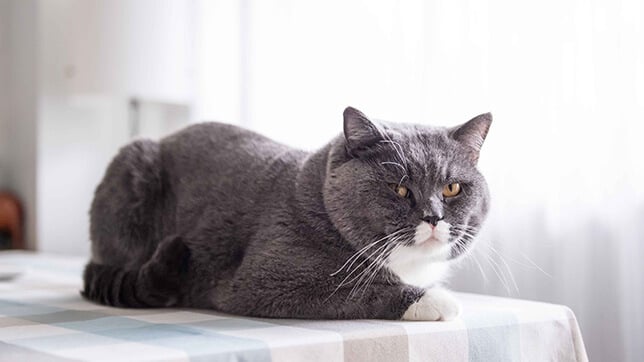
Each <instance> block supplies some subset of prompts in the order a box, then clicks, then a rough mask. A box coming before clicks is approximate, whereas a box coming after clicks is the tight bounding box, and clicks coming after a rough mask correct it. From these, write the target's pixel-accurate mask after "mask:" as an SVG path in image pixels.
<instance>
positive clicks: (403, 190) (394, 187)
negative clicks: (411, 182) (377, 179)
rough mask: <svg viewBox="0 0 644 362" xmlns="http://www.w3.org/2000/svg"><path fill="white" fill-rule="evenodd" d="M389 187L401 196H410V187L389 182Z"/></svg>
mask: <svg viewBox="0 0 644 362" xmlns="http://www.w3.org/2000/svg"><path fill="white" fill-rule="evenodd" d="M389 187H390V188H391V189H392V190H394V192H395V193H396V194H398V196H400V197H409V189H408V188H406V187H405V186H403V185H399V184H389Z"/></svg>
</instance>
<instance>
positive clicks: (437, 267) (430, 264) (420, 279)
mask: <svg viewBox="0 0 644 362" xmlns="http://www.w3.org/2000/svg"><path fill="white" fill-rule="evenodd" d="M414 249H415V248H413V247H403V248H399V249H397V250H396V251H394V252H393V253H391V255H390V256H389V258H388V264H387V266H388V268H389V270H391V271H392V272H393V273H394V274H395V275H397V276H398V277H399V278H400V280H402V281H403V283H405V284H409V285H414V286H417V287H420V288H426V287H428V286H430V285H432V284H434V283H437V282H440V281H441V280H443V279H444V278H445V277H446V276H447V271H448V269H449V264H448V262H446V261H437V260H432V259H433V258H432V257H431V256H429V255H424V254H425V253H423V252H422V251H419V250H414Z"/></svg>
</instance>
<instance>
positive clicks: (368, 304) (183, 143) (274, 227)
mask: <svg viewBox="0 0 644 362" xmlns="http://www.w3.org/2000/svg"><path fill="white" fill-rule="evenodd" d="M490 123H491V116H490V115H489V114H485V115H481V116H479V117H477V118H475V119H473V120H471V121H470V122H468V123H466V124H465V125H463V126H461V127H456V128H453V129H445V128H430V127H426V126H419V125H411V124H396V125H394V124H389V123H385V122H379V123H375V122H371V121H370V120H369V119H368V118H367V117H366V116H364V115H363V114H362V113H360V112H359V111H357V110H355V109H353V108H347V109H346V110H345V112H344V134H343V135H340V136H338V137H336V138H335V139H333V140H332V141H331V142H329V143H328V144H327V145H326V146H324V147H323V148H322V149H320V150H319V151H317V152H314V153H306V152H303V151H299V150H294V149H292V148H289V147H287V146H285V145H282V144H279V143H276V142H274V141H272V140H270V139H268V138H266V137H264V136H261V135H259V134H256V133H254V132H251V131H248V130H245V129H241V128H238V127H235V126H231V125H226V124H219V123H201V124H196V125H193V126H190V127H188V128H186V129H184V130H182V131H180V132H178V133H175V134H173V135H171V136H169V137H167V138H164V139H163V140H161V141H160V142H158V143H157V142H153V141H149V140H139V141H135V142H133V143H131V144H129V145H127V146H125V147H123V148H122V149H121V150H120V152H119V154H118V155H117V156H116V157H115V158H114V160H113V161H112V163H111V164H110V166H109V168H108V169H107V171H106V174H105V176H104V178H103V181H102V182H101V184H100V185H99V186H98V188H97V190H96V194H95V199H94V202H93V204H92V208H91V240H92V260H91V261H90V263H89V264H88V266H87V268H86V270H85V276H84V278H85V290H84V291H83V295H85V296H86V297H87V298H89V299H92V300H95V301H98V302H101V303H104V304H109V305H116V306H125V307H155V306H185V307H198V308H213V309H216V310H219V311H223V312H229V313H234V314H241V315H250V316H260V317H286V318H315V319H319V318H325V319H340V318H344V319H349V318H384V319H399V318H401V316H402V315H403V313H404V312H405V311H406V310H407V308H408V307H409V306H410V305H411V304H412V303H414V302H416V301H418V300H419V299H420V298H421V297H422V296H423V294H424V289H422V288H418V287H415V286H411V285H405V284H404V283H402V282H401V281H400V280H399V279H398V278H397V277H396V276H395V275H393V274H392V273H390V272H389V271H388V270H387V268H386V267H384V264H383V265H382V266H383V267H382V268H377V269H372V270H371V280H370V283H369V284H368V285H366V284H365V285H362V286H363V289H362V290H361V293H355V287H356V283H357V282H358V281H357V280H356V281H354V282H353V283H350V282H349V283H346V282H347V274H349V273H350V269H351V268H346V265H345V262H346V261H347V260H349V259H350V258H351V257H352V256H354V255H356V252H357V251H359V250H360V249H362V248H363V247H365V246H367V245H369V243H371V242H373V241H375V240H378V239H382V238H383V237H385V236H386V235H388V234H391V233H394V232H397V231H398V232H399V234H398V235H399V236H400V237H398V238H387V239H385V241H384V243H390V244H392V245H394V246H395V244H405V243H410V241H411V239H412V238H413V233H409V232H402V231H401V230H403V229H405V228H410V227H413V226H414V225H416V224H417V223H418V222H419V221H420V220H421V219H422V218H423V217H425V216H427V215H428V214H431V215H436V216H437V217H438V216H439V217H442V218H444V219H445V220H449V221H450V222H451V223H452V224H455V225H457V224H458V225H466V226H467V227H469V229H468V230H470V234H474V233H475V231H476V230H478V228H479V227H480V224H481V223H482V221H483V219H484V218H485V215H486V213H487V209H488V199H489V196H488V192H487V186H486V183H485V180H484V178H483V177H482V176H481V174H480V173H479V172H478V171H477V170H476V167H475V166H476V161H477V159H478V152H479V149H480V146H481V144H482V141H483V139H484V138H485V135H486V134H487V130H488V128H489V125H490ZM455 181H458V182H460V183H461V184H462V185H464V189H463V192H462V194H461V195H459V196H457V197H454V198H453V199H450V200H442V198H441V190H442V188H443V186H444V185H445V184H446V183H449V182H455ZM391 183H395V184H402V185H405V186H407V187H408V189H409V190H411V197H410V198H407V199H404V198H401V197H399V196H398V195H396V194H395V193H394V192H393V191H392V190H391V188H390V187H389V186H388V185H389V184H391ZM461 231H462V230H461V229H455V230H454V232H453V240H452V244H453V247H452V256H451V257H452V258H457V257H458V256H459V255H461V254H462V253H463V252H464V251H465V250H466V249H467V247H468V245H469V242H470V241H471V236H472V235H469V236H468V235H465V233H464V232H461ZM457 241H458V242H457ZM387 250H389V251H390V250H391V248H390V247H385V248H384V251H387ZM379 255H380V254H376V255H369V253H364V254H362V255H360V256H359V257H356V258H355V260H357V262H356V263H355V264H353V265H354V266H355V267H352V269H351V270H353V271H354V272H355V275H359V273H360V272H362V271H365V268H366V267H368V266H369V265H371V264H373V262H374V260H373V259H374V258H377V257H378V256H379ZM383 257H386V255H383ZM382 260H384V259H381V261H382ZM363 262H364V263H363ZM361 263H362V264H361ZM381 264H382V263H381ZM343 265H345V268H344V269H343V268H342V267H343ZM374 270H375V271H374ZM343 281H345V283H343ZM352 289H353V290H354V292H352Z"/></svg>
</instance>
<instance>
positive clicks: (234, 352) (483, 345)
mask: <svg viewBox="0 0 644 362" xmlns="http://www.w3.org/2000/svg"><path fill="white" fill-rule="evenodd" d="M83 264H84V260H83V259H80V258H68V257H54V256H46V255H39V254H31V253H15V252H14V253H4V254H2V253H0V265H1V266H2V268H4V270H5V271H6V270H7V269H8V268H9V269H11V268H13V270H16V269H21V270H22V271H21V272H20V274H19V275H18V276H17V277H15V278H13V279H10V280H0V361H39V360H43V361H58V360H106V361H121V360H128V361H129V360H150V361H152V360H154V361H186V360H207V361H237V360H239V361H344V360H346V361H406V360H413V361H519V360H530V361H546V360H557V361H585V360H587V357H586V352H585V349H584V345H583V342H582V338H581V334H580V331H579V327H578V325H577V322H576V320H575V317H574V314H573V313H572V311H570V309H568V308H566V307H564V306H559V305H553V304H546V303H537V302H529V301H521V300H515V299H507V298H497V297H489V296H481V295H473V294H461V293H459V294H457V297H458V298H459V299H460V300H461V302H462V304H463V310H464V312H463V314H462V316H461V317H460V318H459V319H457V320H455V321H452V322H402V321H381V320H357V321H306V320H280V319H259V318H247V317H238V316H231V315H226V314H222V313H217V312H214V311H209V310H189V309H185V310H183V309H119V308H111V307H105V306H101V305H96V304H93V303H89V302H87V301H85V300H84V299H82V298H81V297H80V295H79V293H78V291H79V289H80V286H81V279H80V276H81V271H82V266H83ZM2 268H0V277H1V274H2V271H3V269H2Z"/></svg>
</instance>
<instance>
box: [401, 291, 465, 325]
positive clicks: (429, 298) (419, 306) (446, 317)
mask: <svg viewBox="0 0 644 362" xmlns="http://www.w3.org/2000/svg"><path fill="white" fill-rule="evenodd" d="M460 311H461V306H460V304H459V303H458V301H457V300H456V298H454V297H453V296H452V295H451V294H450V293H449V292H448V291H446V290H445V289H441V288H431V289H427V290H426V291H425V294H424V295H423V296H422V298H420V299H419V300H418V301H417V302H415V303H414V304H412V305H410V306H409V308H407V311H406V312H405V314H404V315H403V317H402V319H403V320H408V321H451V320H452V319H454V318H456V317H458V314H459V313H460Z"/></svg>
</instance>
